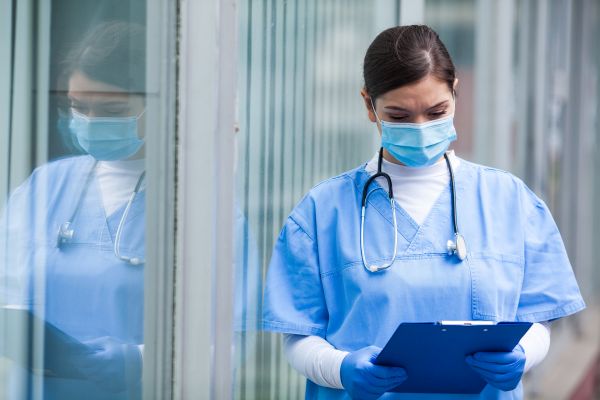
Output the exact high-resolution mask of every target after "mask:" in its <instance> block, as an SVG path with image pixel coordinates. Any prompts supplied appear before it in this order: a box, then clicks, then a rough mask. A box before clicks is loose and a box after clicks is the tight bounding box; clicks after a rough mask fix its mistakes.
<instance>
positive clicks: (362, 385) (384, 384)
mask: <svg viewBox="0 0 600 400" xmlns="http://www.w3.org/2000/svg"><path fill="white" fill-rule="evenodd" d="M379 352H381V348H379V347H376V346H369V347H364V348H362V349H360V350H357V351H355V352H352V353H350V354H348V355H347V356H346V357H345V358H344V360H343V361H342V367H341V371H340V375H341V378H342V385H343V386H344V389H346V391H347V392H348V394H349V395H350V397H352V398H353V399H365V400H369V399H378V398H379V397H380V396H381V395H382V394H384V393H385V392H387V391H389V390H391V389H393V388H395V387H396V386H399V385H400V384H401V383H402V382H404V381H405V380H406V371H405V370H404V368H400V367H384V366H381V365H375V364H373V361H375V359H376V358H377V355H379Z"/></svg>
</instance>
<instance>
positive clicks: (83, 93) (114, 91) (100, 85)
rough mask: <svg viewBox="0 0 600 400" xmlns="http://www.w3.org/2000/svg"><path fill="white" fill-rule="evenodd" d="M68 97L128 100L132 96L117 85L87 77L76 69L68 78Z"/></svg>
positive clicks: (88, 99) (84, 99)
mask: <svg viewBox="0 0 600 400" xmlns="http://www.w3.org/2000/svg"><path fill="white" fill-rule="evenodd" d="M68 89H69V97H70V98H72V99H75V100H80V101H94V100H95V101H105V100H110V101H128V100H129V99H130V98H131V97H132V96H131V95H130V94H129V93H127V92H126V91H124V90H123V89H121V88H120V87H118V86H114V85H110V84H108V83H104V82H101V81H97V80H94V79H91V78H89V77H88V76H87V75H85V74H83V73H81V72H79V71H76V72H74V73H73V75H71V77H70V78H69V88H68Z"/></svg>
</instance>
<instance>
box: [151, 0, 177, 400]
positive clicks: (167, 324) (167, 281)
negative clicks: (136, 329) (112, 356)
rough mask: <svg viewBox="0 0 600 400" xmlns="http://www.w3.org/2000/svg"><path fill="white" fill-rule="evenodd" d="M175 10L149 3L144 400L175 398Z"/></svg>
mask: <svg viewBox="0 0 600 400" xmlns="http://www.w3.org/2000/svg"><path fill="white" fill-rule="evenodd" d="M176 12H177V10H176V4H175V3H172V2H170V1H168V0H162V1H156V2H150V3H148V8H147V16H146V17H147V27H148V28H149V29H147V40H146V42H147V44H146V46H147V49H146V53H147V58H148V60H160V62H148V63H147V67H146V76H147V79H146V80H147V93H148V95H147V104H146V110H147V112H146V116H147V118H148V123H147V126H149V127H152V129H147V132H146V134H147V140H146V171H147V176H148V177H149V178H150V179H148V182H147V185H146V186H147V187H146V192H147V196H146V199H147V200H146V264H145V267H144V356H143V361H144V368H143V380H142V390H143V397H144V399H170V398H172V391H173V385H172V379H173V330H174V328H173V319H174V316H173V312H174V311H173V309H174V284H175V283H174V282H175V279H174V277H175V266H176V264H175V232H176V219H175V200H176V199H175V182H176V179H175V178H176V147H175V143H176V123H175V118H176V113H175V108H176V88H175V73H176V72H175V67H176V63H175V60H176V44H177V36H176V35H177V31H176V20H177V14H176Z"/></svg>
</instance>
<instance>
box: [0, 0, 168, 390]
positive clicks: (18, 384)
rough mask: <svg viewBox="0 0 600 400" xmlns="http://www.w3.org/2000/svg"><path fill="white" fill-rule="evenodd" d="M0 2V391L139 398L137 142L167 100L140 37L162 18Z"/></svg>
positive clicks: (102, 8)
mask: <svg viewBox="0 0 600 400" xmlns="http://www.w3.org/2000/svg"><path fill="white" fill-rule="evenodd" d="M1 4H2V9H0V11H2V15H1V16H0V24H1V25H2V26H3V28H2V32H4V33H6V32H5V31H6V30H5V29H4V26H5V25H4V23H5V22H7V23H9V26H10V27H12V30H10V29H9V30H8V35H7V36H5V35H3V37H2V40H0V51H2V53H1V54H2V55H3V57H1V58H0V71H9V73H10V88H5V87H4V86H1V87H0V98H1V99H2V100H3V101H5V99H8V100H7V101H6V102H7V103H8V106H7V108H6V109H8V110H9V111H8V118H9V129H8V130H7V132H8V136H7V137H6V140H5V142H7V143H8V145H9V147H8V150H9V151H8V152H7V153H6V154H5V153H2V154H1V155H0V165H1V166H2V169H1V170H0V175H1V177H2V179H0V182H6V185H5V188H3V190H5V189H6V191H2V192H0V194H4V195H3V197H2V199H1V200H2V202H3V203H4V204H5V206H4V207H3V211H2V214H1V217H0V331H1V332H2V334H1V335H0V398H7V399H29V398H35V399H88V400H92V399H111V400H115V399H137V398H141V386H142V385H141V376H142V355H143V352H144V329H143V327H144V270H145V264H146V251H145V248H146V239H145V237H146V235H145V232H146V213H145V209H146V202H147V200H148V197H147V192H146V186H147V183H148V182H154V180H155V179H156V178H155V177H154V176H151V175H146V174H145V170H146V143H147V142H148V141H152V140H155V138H156V137H157V136H158V134H157V132H158V129H159V128H157V126H160V125H159V124H157V117H156V115H158V112H157V111H160V113H165V112H171V110H174V104H168V103H167V102H166V100H167V98H166V96H165V94H164V93H160V91H157V90H156V88H157V87H161V85H160V84H159V82H158V81H157V79H158V77H159V76H162V74H161V73H158V74H156V73H155V72H156V68H155V67H153V68H152V69H151V68H149V66H150V65H154V66H156V65H165V64H167V63H166V62H165V61H169V60H164V59H162V56H161V54H162V53H161V52H160V51H158V50H157V49H158V48H160V47H159V46H156V45H154V46H149V43H148V40H147V38H148V37H155V36H158V37H162V36H164V35H166V31H167V29H168V28H169V26H160V25H158V26H157V25H153V26H150V24H148V26H147V20H146V18H147V17H146V16H147V15H148V8H149V6H148V7H147V4H146V1H145V0H129V1H121V0H107V1H102V2H96V1H80V0H55V1H51V2H50V1H44V2H20V1H12V2H10V1H2V2H1ZM7 4H8V6H7ZM159 4H160V2H154V3H153V4H152V7H158V6H159ZM5 8H8V10H6V11H7V12H8V13H7V14H5V13H4V11H5ZM6 46H8V48H10V49H11V51H10V52H9V53H8V55H9V56H8V57H4V55H5V51H4V49H5V48H6ZM150 48H152V50H150V51H147V49H150ZM149 70H152V71H154V72H153V73H152V74H149V73H148V74H147V71H149ZM9 89H10V91H9ZM5 91H8V93H9V95H8V96H7V94H6V92H5ZM2 104H4V102H3V103H2ZM157 105H158V107H160V108H159V109H158V110H157V109H156V108H157ZM6 109H5V110H3V113H5V112H6ZM2 115H4V114H2ZM3 127H4V125H3ZM5 134H6V133H5V132H3V135H5ZM160 134H161V135H163V136H164V132H162V131H161V132H160ZM4 139H5V137H4V136H3V137H2V140H3V141H4ZM165 151H167V149H165Z"/></svg>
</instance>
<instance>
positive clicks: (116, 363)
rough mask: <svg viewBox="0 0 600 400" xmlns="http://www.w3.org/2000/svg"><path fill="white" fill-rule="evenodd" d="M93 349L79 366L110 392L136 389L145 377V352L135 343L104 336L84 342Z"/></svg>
mask: <svg viewBox="0 0 600 400" xmlns="http://www.w3.org/2000/svg"><path fill="white" fill-rule="evenodd" d="M84 344H85V345H87V346H88V348H89V349H90V352H89V354H87V355H85V357H82V358H81V359H80V360H79V362H78V366H79V368H80V369H81V371H82V372H83V373H84V375H85V376H86V378H87V379H88V380H90V381H93V382H94V383H96V384H97V385H98V386H99V387H101V388H102V389H104V390H107V391H109V392H113V393H116V392H122V391H125V390H127V389H133V388H134V387H135V386H136V385H137V384H139V382H140V380H141V377H142V354H141V352H140V349H139V348H138V346H137V345H135V344H128V343H123V342H120V341H118V340H116V339H114V338H111V337H101V338H97V339H93V340H90V341H87V342H84Z"/></svg>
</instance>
